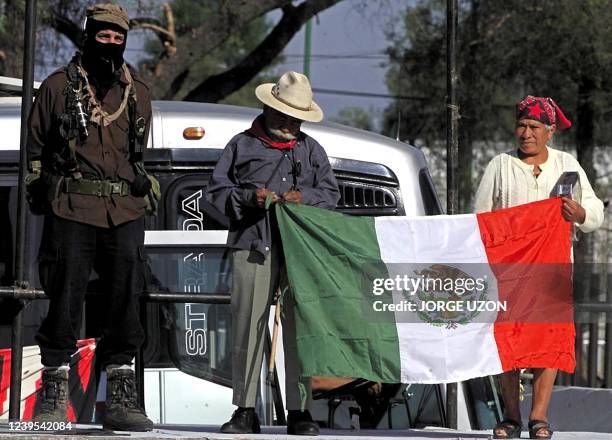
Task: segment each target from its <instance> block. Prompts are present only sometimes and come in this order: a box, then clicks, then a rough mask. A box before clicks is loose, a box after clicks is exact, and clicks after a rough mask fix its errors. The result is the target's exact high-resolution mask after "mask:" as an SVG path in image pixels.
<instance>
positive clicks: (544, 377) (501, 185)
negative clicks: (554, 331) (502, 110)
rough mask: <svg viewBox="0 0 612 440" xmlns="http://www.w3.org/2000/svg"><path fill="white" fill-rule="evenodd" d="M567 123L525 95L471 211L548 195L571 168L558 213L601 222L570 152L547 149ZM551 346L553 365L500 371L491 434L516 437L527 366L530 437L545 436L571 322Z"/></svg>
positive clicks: (586, 227) (588, 226)
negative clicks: (572, 183)
mask: <svg viewBox="0 0 612 440" xmlns="http://www.w3.org/2000/svg"><path fill="white" fill-rule="evenodd" d="M571 125H572V123H571V122H570V121H569V120H568V119H567V118H566V117H565V115H564V114H563V112H562V111H561V109H560V108H559V106H558V105H557V104H556V103H555V102H554V101H553V100H552V99H551V98H542V97H535V96H531V95H530V96H527V97H526V98H525V99H523V100H522V101H521V102H519V103H518V104H517V107H516V128H515V136H516V140H517V144H518V148H517V149H515V150H512V151H509V152H507V153H502V154H499V155H498V156H496V157H494V158H493V159H492V160H491V162H490V163H489V165H488V166H487V168H486V170H485V173H484V175H483V177H482V180H481V182H480V185H479V187H478V190H477V191H476V197H475V203H474V208H475V212H486V211H494V210H496V209H501V208H509V207H512V206H517V205H522V204H524V203H530V202H534V201H537V200H542V199H545V198H548V197H550V196H551V193H553V192H554V189H555V185H556V183H557V181H558V179H559V177H560V176H561V174H562V173H564V172H566V171H575V172H577V173H578V175H579V178H580V194H579V195H578V196H576V197H575V198H576V199H577V200H574V199H573V198H570V197H562V200H563V203H562V208H561V215H562V216H563V218H564V219H565V220H567V221H568V222H572V223H574V225H575V226H576V227H578V229H580V230H581V231H582V232H591V231H594V230H595V229H597V228H598V227H599V226H600V225H601V223H602V222H603V203H602V202H601V200H599V199H598V198H597V196H596V195H595V193H594V192H593V188H592V187H591V184H590V183H589V180H588V178H587V176H586V174H585V172H584V170H583V169H582V167H581V166H580V164H579V163H578V161H577V160H576V159H575V158H574V157H573V156H572V155H570V154H568V153H565V152H563V151H559V150H555V149H553V148H550V146H549V144H550V142H551V140H552V138H553V135H554V133H555V130H557V129H559V130H566V129H568V128H570V127H571ZM559 332H560V334H559V337H558V341H559V344H557V346H556V347H551V348H550V349H551V350H554V351H555V352H556V353H555V354H556V356H554V357H555V358H556V359H558V361H557V364H556V365H554V366H553V365H550V366H547V368H534V367H536V366H538V365H537V363H538V362H537V360H536V359H531V362H534V364H530V365H520V366H518V365H517V367H516V369H515V370H512V371H508V372H506V373H503V374H501V376H500V384H501V392H502V397H503V399H504V406H505V418H504V420H503V421H501V422H500V423H499V424H498V425H497V426H496V427H495V429H494V431H493V436H494V438H520V435H521V429H522V423H521V414H520V409H519V372H520V368H532V369H533V373H534V380H533V400H532V404H531V412H530V414H529V424H528V426H529V437H530V438H550V437H551V436H552V433H553V431H552V429H551V427H550V424H549V423H548V417H547V412H548V404H549V402H550V398H551V395H552V389H553V385H554V382H555V378H556V376H557V370H558V369H561V370H564V371H567V372H570V373H571V372H573V371H574V368H575V366H576V358H575V354H574V339H575V329H574V326H573V324H572V325H568V326H566V328H563V327H560V329H559Z"/></svg>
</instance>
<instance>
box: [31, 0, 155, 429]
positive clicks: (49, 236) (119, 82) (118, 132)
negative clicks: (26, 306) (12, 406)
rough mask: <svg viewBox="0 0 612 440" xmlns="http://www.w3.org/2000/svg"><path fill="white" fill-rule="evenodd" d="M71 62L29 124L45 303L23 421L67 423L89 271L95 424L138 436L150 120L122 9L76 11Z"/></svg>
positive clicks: (144, 425) (144, 424)
mask: <svg viewBox="0 0 612 440" xmlns="http://www.w3.org/2000/svg"><path fill="white" fill-rule="evenodd" d="M86 20H87V21H86V25H85V41H84V45H83V53H82V56H81V54H80V53H78V52H77V55H75V57H74V58H73V60H72V61H71V62H70V63H69V64H68V65H67V66H65V67H63V68H61V69H59V70H57V71H56V72H54V73H52V74H51V75H50V76H49V77H48V78H47V79H46V80H45V81H44V82H43V83H42V85H41V87H40V90H39V91H38V95H37V97H36V101H35V102H34V105H33V107H32V111H31V113H30V119H29V136H28V156H29V157H28V160H29V163H30V171H31V174H30V175H29V176H28V178H29V182H30V184H29V185H28V191H29V196H30V201H31V202H30V206H31V208H32V210H33V211H34V212H35V213H37V214H44V215H45V221H44V229H43V237H42V241H41V245H40V251H39V261H40V265H39V275H40V281H41V284H42V286H43V287H44V289H45V292H46V293H47V295H48V296H49V298H50V304H49V311H48V314H47V316H46V318H45V319H44V321H43V323H42V325H41V327H40V329H39V332H38V335H37V337H36V338H37V341H38V343H39V345H40V351H41V361H42V364H43V365H44V371H43V376H42V386H41V393H40V401H39V405H37V411H36V412H37V414H36V416H35V420H36V421H38V422H61V421H66V419H67V408H68V406H69V405H68V403H69V402H68V377H69V369H70V366H69V365H70V359H71V356H72V354H73V353H74V352H75V351H76V349H77V348H76V341H77V337H78V335H79V328H80V325H81V315H82V305H83V297H84V294H85V292H86V290H87V286H88V282H89V277H90V274H91V272H92V269H95V271H96V273H97V274H98V276H99V279H100V285H101V286H102V293H103V297H102V299H101V301H104V306H103V307H101V308H100V310H99V315H100V320H101V327H102V329H101V330H102V338H101V339H100V342H99V344H98V346H97V348H96V360H97V362H98V364H99V366H100V367H101V368H103V369H104V370H105V371H106V373H107V378H108V381H107V387H106V415H105V418H104V420H103V425H104V427H105V428H106V429H112V430H121V431H148V430H151V429H152V428H153V423H152V422H151V420H149V419H148V418H147V416H146V414H145V413H144V410H143V409H142V408H140V407H139V405H138V403H137V398H136V386H135V378H134V372H133V370H132V369H131V363H132V359H133V358H134V356H135V355H136V353H137V351H138V349H139V347H140V346H141V344H142V343H143V341H144V332H143V330H142V327H141V325H140V321H139V315H138V307H137V306H138V300H137V297H138V294H139V293H140V292H141V291H142V289H143V285H142V283H143V280H144V275H143V270H144V267H143V264H144V263H143V255H144V254H143V247H144V214H145V207H146V206H147V201H146V199H145V196H146V197H150V193H149V191H150V190H151V183H150V181H149V180H148V178H147V176H146V175H143V172H142V169H139V165H142V162H141V161H142V150H143V149H144V146H145V145H146V139H147V136H148V130H149V122H150V119H151V96H150V92H149V89H148V86H147V85H146V84H145V83H144V82H142V80H140V79H139V78H138V76H137V75H136V73H135V72H134V71H133V70H132V69H131V68H129V67H128V66H127V64H126V63H125V62H124V60H123V52H124V50H125V45H126V40H127V34H128V30H129V27H130V25H129V17H128V15H127V12H126V11H125V9H124V8H122V7H121V6H119V5H114V4H98V5H95V6H91V7H89V8H88V9H87V19H86Z"/></svg>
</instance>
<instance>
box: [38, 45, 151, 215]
mask: <svg viewBox="0 0 612 440" xmlns="http://www.w3.org/2000/svg"><path fill="white" fill-rule="evenodd" d="M122 71H123V73H124V75H125V77H126V78H127V81H128V84H127V86H126V87H125V89H124V91H123V99H122V102H121V105H120V106H119V108H118V109H117V110H116V111H115V112H114V113H113V114H112V115H109V114H108V113H106V112H105V111H104V110H102V105H101V103H100V102H98V100H97V99H96V96H95V93H94V92H93V90H92V88H91V85H90V83H89V81H88V78H87V72H86V71H85V70H84V69H83V67H82V66H81V62H80V55H79V54H78V53H77V55H76V56H75V57H74V58H73V59H72V60H71V62H70V63H69V64H68V65H67V66H66V67H65V68H64V72H65V74H66V78H67V83H66V87H65V89H64V92H63V94H64V96H65V112H64V113H62V114H59V115H58V116H57V119H56V123H57V124H58V127H59V134H60V137H61V139H62V141H63V142H62V145H60V148H58V149H54V151H53V152H52V153H51V154H50V156H49V157H48V158H47V163H45V165H44V166H43V165H42V163H41V161H39V160H34V161H32V162H30V174H28V176H26V183H27V185H28V193H29V197H28V200H29V201H30V208H31V210H32V212H33V213H34V214H45V213H49V212H50V211H51V209H50V207H51V204H52V202H53V200H55V199H56V198H57V196H58V194H59V193H60V192H63V193H67V194H80V195H86V196H92V197H110V196H111V195H116V196H120V197H124V196H128V195H130V194H133V193H134V191H132V188H131V185H130V182H128V181H126V180H122V179H118V180H110V179H104V178H100V177H99V176H98V175H97V173H96V171H95V170H93V169H89V168H88V167H87V165H86V164H85V163H83V162H82V161H79V160H78V159H77V150H78V148H79V146H80V145H82V143H83V142H84V141H85V140H86V138H87V136H88V135H89V133H88V130H87V126H88V123H89V122H90V121H91V122H92V123H93V124H94V125H100V124H103V126H107V125H110V124H111V123H113V122H114V121H115V120H116V119H117V118H119V117H120V116H121V115H122V113H123V112H126V114H127V118H128V123H129V132H128V139H129V155H128V158H129V162H130V164H131V165H132V167H133V170H134V174H135V175H142V176H145V177H146V178H147V179H149V181H150V182H151V190H149V191H148V194H146V195H145V199H146V202H147V208H146V213H147V214H152V213H155V211H156V209H157V202H158V200H159V197H160V189H159V183H158V182H157V180H156V179H155V178H154V177H153V176H150V175H148V174H147V172H146V170H145V168H144V164H143V153H144V149H145V147H146V145H145V142H146V139H145V135H146V120H145V117H144V116H143V115H139V114H138V108H137V105H136V104H137V100H138V95H137V92H136V87H135V85H134V79H133V78H132V74H131V72H130V69H129V68H128V67H127V65H126V64H124V65H123V67H122ZM133 195H134V194H133Z"/></svg>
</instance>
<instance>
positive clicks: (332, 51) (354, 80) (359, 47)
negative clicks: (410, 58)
mask: <svg viewBox="0 0 612 440" xmlns="http://www.w3.org/2000/svg"><path fill="white" fill-rule="evenodd" d="M408 3H409V2H408V1H407V0H344V1H342V2H340V3H339V4H337V5H335V6H333V7H331V8H329V9H327V10H325V11H323V12H322V13H321V14H320V15H319V16H318V17H316V18H315V19H314V21H313V26H312V49H311V52H312V61H311V72H310V79H311V83H312V86H313V87H314V88H315V89H326V90H341V91H351V92H359V93H374V94H383V95H388V94H389V91H388V90H387V87H386V85H385V72H386V67H384V64H385V62H386V57H385V56H384V50H385V48H386V47H387V46H389V42H388V41H387V40H386V38H385V29H389V28H390V27H394V28H397V27H398V25H399V20H400V14H399V12H400V11H402V10H403V8H405V7H406V5H407V4H408ZM304 34H305V32H304V29H302V30H301V31H300V32H299V33H298V34H297V35H296V36H295V37H294V38H293V40H292V41H291V42H290V43H289V45H288V46H287V48H286V49H285V51H284V55H285V63H284V64H282V65H281V66H280V67H279V69H278V71H279V72H281V73H282V72H283V71H285V70H296V71H300V72H301V71H303V67H304V60H303V55H304ZM315 100H316V101H317V103H318V104H319V105H320V106H321V107H322V108H323V110H324V111H325V113H326V115H327V116H328V117H333V116H334V115H336V114H337V113H338V111H339V110H341V109H342V108H344V107H348V106H358V107H363V108H364V109H368V110H371V111H372V113H373V116H374V120H375V122H376V123H377V125H379V124H380V116H381V114H382V111H383V110H384V108H385V107H387V106H388V105H389V104H391V103H392V102H393V101H392V100H391V99H390V98H365V97H356V96H343V95H337V94H327V93H317V92H315Z"/></svg>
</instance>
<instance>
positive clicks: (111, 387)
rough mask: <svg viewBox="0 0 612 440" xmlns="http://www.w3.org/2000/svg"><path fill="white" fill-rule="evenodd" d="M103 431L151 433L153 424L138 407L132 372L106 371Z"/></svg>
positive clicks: (116, 369) (122, 369)
mask: <svg viewBox="0 0 612 440" xmlns="http://www.w3.org/2000/svg"><path fill="white" fill-rule="evenodd" d="M102 427H103V428H104V429H109V430H111V431H140V432H142V431H151V430H152V429H153V422H152V421H151V420H149V418H148V417H147V415H146V414H145V412H144V410H143V409H142V408H141V407H140V406H139V405H138V400H137V397H136V382H135V378H134V372H133V371H132V370H130V369H127V368H113V369H110V370H109V371H108V377H107V383H106V414H105V416H104V421H103V422H102Z"/></svg>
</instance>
